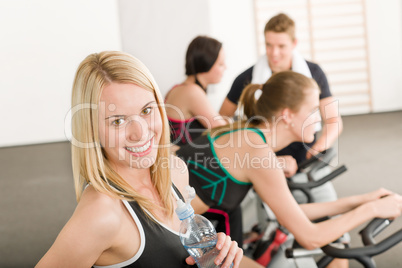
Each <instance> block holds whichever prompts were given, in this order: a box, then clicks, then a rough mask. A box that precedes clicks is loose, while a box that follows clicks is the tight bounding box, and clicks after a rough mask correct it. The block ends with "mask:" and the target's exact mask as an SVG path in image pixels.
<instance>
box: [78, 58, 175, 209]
mask: <svg viewBox="0 0 402 268" xmlns="http://www.w3.org/2000/svg"><path fill="white" fill-rule="evenodd" d="M111 82H115V83H131V84H134V85H137V86H139V87H141V88H144V89H146V90H149V91H150V92H153V94H154V96H155V100H156V102H157V104H158V107H159V111H160V114H161V117H162V123H163V127H162V135H161V139H160V143H159V148H158V155H157V158H156V160H155V163H154V164H153V165H152V166H151V168H150V172H151V180H152V183H153V185H154V186H155V188H156V190H157V192H158V194H159V196H160V198H161V201H162V204H163V206H164V208H163V209H165V213H167V215H169V216H172V215H173V203H172V200H171V188H170V187H171V184H172V182H171V179H170V172H169V168H166V167H170V165H169V155H170V152H169V143H170V140H169V124H168V121H167V117H166V112H165V109H164V107H163V104H164V102H163V98H162V95H161V93H160V91H159V88H158V86H157V84H156V82H155V80H154V78H153V77H152V75H151V73H150V72H149V70H148V69H147V67H146V66H145V65H144V64H143V63H142V62H140V61H139V60H138V59H136V58H135V57H133V56H131V55H129V54H126V53H123V52H118V51H104V52H101V53H95V54H91V55H89V56H88V57H86V58H85V59H84V60H83V61H82V62H81V64H80V65H79V67H78V70H77V72H76V75H75V79H74V84H73V92H72V103H71V105H72V109H73V117H72V134H73V139H72V165H73V176H74V185H75V193H76V198H77V201H79V200H80V198H81V195H82V192H83V190H84V187H85V185H87V184H91V185H92V186H93V187H94V188H95V189H96V190H97V191H99V192H101V193H104V194H107V195H109V196H111V197H114V198H118V199H126V200H135V201H137V202H138V204H139V205H140V207H141V208H142V209H147V210H149V211H151V210H152V209H153V208H155V207H156V205H155V204H154V203H153V202H152V201H150V200H149V199H148V198H147V197H145V196H143V195H141V194H139V193H138V192H136V191H135V190H134V189H133V188H132V187H131V186H130V185H129V184H128V183H127V182H126V181H125V180H124V179H123V178H122V177H121V176H120V175H119V174H117V172H116V171H115V170H113V168H112V167H111V164H110V162H109V161H108V160H107V158H106V156H105V153H104V152H103V149H102V147H101V145H100V140H99V133H98V105H99V101H100V97H101V94H102V91H103V88H104V87H105V86H107V85H108V84H110V83H111ZM162 167H165V168H162Z"/></svg>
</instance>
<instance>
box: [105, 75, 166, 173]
mask: <svg viewBox="0 0 402 268" xmlns="http://www.w3.org/2000/svg"><path fill="white" fill-rule="evenodd" d="M161 133H162V119H161V115H160V112H159V109H158V104H157V102H156V100H155V97H154V94H153V93H152V92H150V91H148V90H146V89H143V88H141V87H139V86H136V85H134V84H120V83H111V84H109V85H108V86H106V87H105V88H104V89H103V92H102V95H101V99H100V102H99V138H100V142H101V145H102V147H103V148H104V151H105V152H106V156H107V158H108V160H109V161H110V162H111V163H113V164H114V165H115V166H116V167H117V168H119V167H131V168H149V167H151V166H152V165H153V164H154V163H155V160H156V157H157V154H158V144H159V141H160V138H161Z"/></svg>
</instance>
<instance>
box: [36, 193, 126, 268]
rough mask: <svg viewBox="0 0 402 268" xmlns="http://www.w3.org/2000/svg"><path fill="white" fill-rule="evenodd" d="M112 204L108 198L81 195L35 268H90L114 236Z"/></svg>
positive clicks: (116, 219)
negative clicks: (70, 215) (68, 218)
mask: <svg viewBox="0 0 402 268" xmlns="http://www.w3.org/2000/svg"><path fill="white" fill-rule="evenodd" d="M88 190H89V191H94V190H93V189H86V191H88ZM95 199H96V201H95ZM114 202H115V201H111V198H110V197H108V196H103V197H99V196H98V197H95V198H94V193H89V194H88V193H87V194H85V193H84V194H83V197H82V199H81V200H80V202H79V203H78V205H77V208H76V210H75V212H74V214H73V216H72V217H71V218H70V220H69V221H68V222H67V224H66V225H65V226H64V227H63V229H62V230H61V232H60V234H59V235H58V236H57V238H56V241H55V242H54V243H53V245H52V246H51V248H50V249H49V250H48V252H47V253H46V254H45V255H44V256H43V257H42V259H41V260H40V261H39V263H38V264H37V265H36V266H35V267H37V268H42V267H77V268H79V267H86V268H87V267H91V266H92V265H93V264H94V263H95V262H96V261H97V260H98V258H99V256H100V255H101V254H102V252H104V251H105V250H106V249H108V248H110V246H111V245H112V241H113V239H114V237H115V235H116V234H117V232H118V229H119V226H120V218H119V217H118V216H117V215H116V214H115V213H114V208H113V204H114Z"/></svg>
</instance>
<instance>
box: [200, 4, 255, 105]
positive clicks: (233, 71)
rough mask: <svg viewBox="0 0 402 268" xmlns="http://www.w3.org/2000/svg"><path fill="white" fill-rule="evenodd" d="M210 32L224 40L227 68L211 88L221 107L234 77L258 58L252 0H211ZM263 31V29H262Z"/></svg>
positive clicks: (215, 99) (214, 103)
mask: <svg viewBox="0 0 402 268" xmlns="http://www.w3.org/2000/svg"><path fill="white" fill-rule="evenodd" d="M209 8H210V21H211V25H212V27H211V29H210V35H211V36H213V37H215V38H217V39H218V40H219V41H221V42H222V43H223V48H224V49H225V54H226V65H227V70H226V72H225V75H224V76H223V79H222V81H221V82H220V83H219V84H217V85H214V86H211V89H210V90H209V94H208V95H209V99H210V100H211V102H212V105H213V107H214V108H215V109H216V110H217V111H219V109H220V106H221V104H222V101H223V100H224V99H225V97H226V95H227V93H228V91H229V89H230V87H231V86H232V83H233V80H234V79H235V78H236V77H237V76H238V75H239V74H240V73H242V72H243V71H245V70H246V69H247V68H249V67H251V66H252V65H253V64H255V62H256V60H257V44H256V43H257V40H256V31H255V29H254V28H255V22H254V10H253V8H254V6H253V1H250V0H235V1H234V0H219V1H216V0H209ZM260 34H262V33H260Z"/></svg>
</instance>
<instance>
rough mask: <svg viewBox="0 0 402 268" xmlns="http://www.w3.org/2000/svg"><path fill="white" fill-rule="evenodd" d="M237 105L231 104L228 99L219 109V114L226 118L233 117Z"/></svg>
mask: <svg viewBox="0 0 402 268" xmlns="http://www.w3.org/2000/svg"><path fill="white" fill-rule="evenodd" d="M236 109H237V104H235V103H233V102H231V101H230V100H229V99H228V98H225V100H224V101H223V103H222V106H221V109H220V110H219V114H220V115H222V116H226V117H233V116H234V113H235V112H236Z"/></svg>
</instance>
